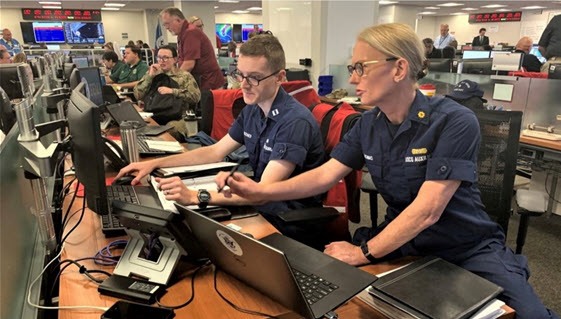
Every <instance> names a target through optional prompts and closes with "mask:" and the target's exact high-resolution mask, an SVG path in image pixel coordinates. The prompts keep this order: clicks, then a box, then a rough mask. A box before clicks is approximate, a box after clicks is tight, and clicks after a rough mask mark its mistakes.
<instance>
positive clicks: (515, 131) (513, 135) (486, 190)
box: [474, 110, 522, 234]
mask: <svg viewBox="0 0 561 319" xmlns="http://www.w3.org/2000/svg"><path fill="white" fill-rule="evenodd" d="M474 112H475V115H476V116H477V119H478V121H479V126H480V129H481V145H480V148H479V154H478V156H477V171H478V186H479V190H480V192H481V200H482V202H483V204H484V205H485V211H486V212H487V214H488V215H489V217H491V219H493V220H494V221H496V222H497V223H498V224H499V225H501V227H502V228H503V230H504V232H505V234H506V232H507V230H508V220H509V218H510V214H511V213H510V211H511V209H510V208H511V201H512V195H513V188H514V177H515V176H516V159H517V156H518V140H519V138H520V127H521V124H522V112H518V111H488V110H478V111H474Z"/></svg>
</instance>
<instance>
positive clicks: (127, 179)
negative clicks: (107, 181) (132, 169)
mask: <svg viewBox="0 0 561 319" xmlns="http://www.w3.org/2000/svg"><path fill="white" fill-rule="evenodd" d="M134 178H135V176H133V175H125V176H121V177H119V178H118V179H115V180H113V183H111V185H130V184H131V182H132V180H133V179H134Z"/></svg>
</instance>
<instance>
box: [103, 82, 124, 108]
mask: <svg viewBox="0 0 561 319" xmlns="http://www.w3.org/2000/svg"><path fill="white" fill-rule="evenodd" d="M101 94H102V95H103V101H105V102H106V103H109V104H116V103H120V102H121V101H122V99H121V98H120V97H119V95H117V92H115V89H113V87H112V86H111V85H103V86H102V87H101Z"/></svg>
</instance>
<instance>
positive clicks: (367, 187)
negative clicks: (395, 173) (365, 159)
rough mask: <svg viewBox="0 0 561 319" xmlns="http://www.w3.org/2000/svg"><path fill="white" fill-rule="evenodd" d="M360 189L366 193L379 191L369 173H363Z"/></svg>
mask: <svg viewBox="0 0 561 319" xmlns="http://www.w3.org/2000/svg"><path fill="white" fill-rule="evenodd" d="M360 189H361V190H362V191H363V192H365V193H376V194H377V193H378V190H377V189H376V186H375V185H374V182H373V181H372V176H371V175H370V174H369V173H368V172H362V182H361V184H360Z"/></svg>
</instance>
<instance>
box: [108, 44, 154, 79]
mask: <svg viewBox="0 0 561 319" xmlns="http://www.w3.org/2000/svg"><path fill="white" fill-rule="evenodd" d="M125 63H126V64H127V65H128V66H125V68H124V69H123V70H122V71H121V72H120V73H119V78H118V79H117V81H113V80H112V79H111V76H110V77H109V78H110V79H111V82H110V83H111V84H112V85H113V86H119V87H121V88H123V89H132V88H134V86H135V85H136V84H137V83H138V81H140V79H141V78H142V77H143V76H144V74H146V72H148V64H146V62H144V61H142V60H140V49H139V48H137V47H136V45H127V46H125Z"/></svg>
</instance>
